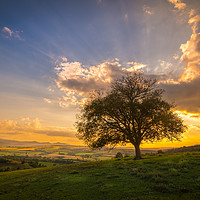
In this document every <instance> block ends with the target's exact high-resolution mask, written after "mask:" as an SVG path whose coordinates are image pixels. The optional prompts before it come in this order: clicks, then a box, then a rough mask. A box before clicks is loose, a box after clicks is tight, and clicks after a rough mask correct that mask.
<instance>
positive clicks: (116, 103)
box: [76, 73, 186, 159]
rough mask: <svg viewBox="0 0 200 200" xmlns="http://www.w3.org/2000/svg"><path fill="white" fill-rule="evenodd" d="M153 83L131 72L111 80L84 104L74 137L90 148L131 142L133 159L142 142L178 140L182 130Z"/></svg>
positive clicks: (170, 107) (179, 122)
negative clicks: (107, 85)
mask: <svg viewBox="0 0 200 200" xmlns="http://www.w3.org/2000/svg"><path fill="white" fill-rule="evenodd" d="M163 92H164V90H162V89H159V88H158V85H157V84H156V80H153V79H148V78H145V77H144V75H143V74H141V73H133V74H129V75H127V76H124V77H122V78H120V79H117V80H115V81H113V82H112V83H111V85H110V87H109V88H108V89H107V90H106V91H99V92H96V93H95V94H94V95H93V97H92V98H91V99H90V100H88V101H87V102H86V104H85V105H84V106H83V109H82V110H81V113H80V115H79V116H78V120H77V122H76V128H77V136H78V137H79V138H80V139H81V140H83V141H84V142H85V143H86V144H87V145H88V146H89V147H91V148H94V149H95V148H101V147H104V146H106V145H110V146H115V145H117V144H122V145H123V144H126V143H131V144H132V145H134V147H135V152H136V159H140V158H141V152H140V144H141V142H142V141H145V142H155V141H160V140H162V139H164V138H165V139H167V140H170V141H174V140H180V138H181V135H182V133H183V132H184V131H185V128H186V127H185V126H184V125H183V121H182V119H181V118H180V117H179V116H178V115H177V114H176V113H175V112H174V105H173V104H171V103H169V102H167V101H166V100H164V99H163Z"/></svg>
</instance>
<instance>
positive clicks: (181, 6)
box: [168, 0, 186, 10]
mask: <svg viewBox="0 0 200 200" xmlns="http://www.w3.org/2000/svg"><path fill="white" fill-rule="evenodd" d="M168 1H169V2H170V3H172V4H173V5H174V8H176V9H178V10H182V9H185V8H186V4H185V3H182V1H181V0H168Z"/></svg>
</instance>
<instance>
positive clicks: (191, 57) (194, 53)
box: [180, 33, 200, 81]
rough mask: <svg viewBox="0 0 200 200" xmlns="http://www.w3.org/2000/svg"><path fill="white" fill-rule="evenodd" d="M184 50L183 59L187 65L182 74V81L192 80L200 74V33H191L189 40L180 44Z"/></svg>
mask: <svg viewBox="0 0 200 200" xmlns="http://www.w3.org/2000/svg"><path fill="white" fill-rule="evenodd" d="M180 49H181V50H182V52H183V55H182V56H181V60H182V61H183V62H184V63H186V67H185V69H184V72H183V74H182V76H181V81H191V80H193V79H195V78H198V77H199V76H200V33H198V34H197V33H194V34H192V35H191V38H190V40H189V41H187V42H186V43H185V44H182V45H181V46H180Z"/></svg>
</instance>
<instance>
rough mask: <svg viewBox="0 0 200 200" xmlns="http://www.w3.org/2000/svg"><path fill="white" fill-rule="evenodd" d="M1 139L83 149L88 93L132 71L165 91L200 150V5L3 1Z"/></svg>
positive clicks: (144, 0)
mask: <svg viewBox="0 0 200 200" xmlns="http://www.w3.org/2000/svg"><path fill="white" fill-rule="evenodd" d="M0 19H1V20H0V138H1V139H9V140H19V141H38V142H64V143H68V144H78V145H81V144H82V143H81V141H79V140H78V139H77V138H76V137H75V132H76V131H75V128H74V123H75V121H76V114H78V113H79V112H80V105H81V104H82V103H83V102H84V101H85V100H86V99H87V97H88V95H89V94H90V92H91V91H93V90H95V89H101V88H104V87H106V86H107V85H108V84H109V83H110V82H111V81H112V80H113V79H115V78H117V77H120V76H121V75H123V74H124V73H126V72H127V71H129V72H131V71H135V70H137V71H143V72H144V73H145V74H148V75H149V76H151V77H152V78H156V79H158V81H159V86H160V87H161V88H164V89H165V91H166V92H165V99H167V100H168V101H170V102H175V103H176V105H177V107H176V110H177V111H176V112H177V113H178V114H179V115H180V116H181V117H182V118H183V119H184V123H185V124H186V125H188V131H187V132H186V133H185V134H184V136H183V140H182V142H174V143H166V142H162V143H158V144H143V145H142V147H144V148H148V147H177V146H189V145H195V144H200V1H199V0H184V1H181V0H29V1H27V0H17V1H16V0H1V1H0Z"/></svg>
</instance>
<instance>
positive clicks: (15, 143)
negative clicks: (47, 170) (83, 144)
mask: <svg viewBox="0 0 200 200" xmlns="http://www.w3.org/2000/svg"><path fill="white" fill-rule="evenodd" d="M41 145H42V146H43V145H69V144H66V143H60V142H57V143H50V142H44V143H43V142H36V141H16V140H5V139H0V147H8V146H41Z"/></svg>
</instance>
